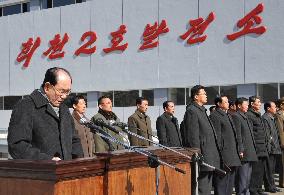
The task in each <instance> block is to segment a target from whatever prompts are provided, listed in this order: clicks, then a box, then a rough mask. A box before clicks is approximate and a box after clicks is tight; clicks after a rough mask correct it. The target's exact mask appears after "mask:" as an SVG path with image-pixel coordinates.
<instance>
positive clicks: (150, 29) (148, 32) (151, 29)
mask: <svg viewBox="0 0 284 195" xmlns="http://www.w3.org/2000/svg"><path fill="white" fill-rule="evenodd" d="M167 32H169V28H168V27H167V23H166V21H165V20H162V22H161V23H160V25H158V23H157V22H155V24H154V25H152V26H151V25H150V24H147V25H146V27H145V30H144V33H143V44H142V45H141V46H140V48H139V49H140V50H144V49H149V48H154V47H157V46H158V45H159V40H156V39H157V38H158V36H159V35H160V34H163V33H167ZM155 40H156V41H155Z"/></svg>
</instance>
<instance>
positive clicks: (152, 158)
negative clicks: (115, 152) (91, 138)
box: [81, 122, 186, 174]
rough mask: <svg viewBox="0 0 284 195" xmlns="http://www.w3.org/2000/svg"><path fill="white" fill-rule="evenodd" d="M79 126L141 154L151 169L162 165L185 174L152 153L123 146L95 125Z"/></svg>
mask: <svg viewBox="0 0 284 195" xmlns="http://www.w3.org/2000/svg"><path fill="white" fill-rule="evenodd" d="M81 124H82V125H85V126H87V127H89V128H90V129H91V132H92V133H96V134H98V135H99V136H101V137H103V138H105V139H107V140H109V141H111V142H115V143H117V144H120V145H122V146H124V147H125V148H126V149H129V150H132V151H134V152H137V153H139V154H142V155H144V156H147V157H148V163H149V166H150V167H152V168H154V167H158V166H159V164H162V165H166V166H168V167H170V168H172V169H174V170H175V171H177V172H180V173H183V174H186V172H185V171H184V170H182V169H180V168H178V167H175V166H174V165H171V164H169V163H166V162H164V161H162V160H160V159H159V158H158V157H157V156H156V155H153V154H152V153H150V152H148V151H145V150H143V149H141V148H134V147H132V146H128V145H127V144H125V143H123V142H121V141H119V140H118V139H116V138H114V137H112V136H111V135H109V134H108V133H107V132H105V131H104V130H103V129H101V128H100V127H99V126H96V125H94V124H92V123H91V122H82V123H81ZM110 130H111V129H110Z"/></svg>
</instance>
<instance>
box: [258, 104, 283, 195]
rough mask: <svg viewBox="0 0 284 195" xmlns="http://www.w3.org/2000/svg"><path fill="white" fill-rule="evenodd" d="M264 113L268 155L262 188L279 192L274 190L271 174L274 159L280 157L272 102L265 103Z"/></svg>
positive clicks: (274, 109)
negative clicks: (267, 166) (267, 164)
mask: <svg viewBox="0 0 284 195" xmlns="http://www.w3.org/2000/svg"><path fill="white" fill-rule="evenodd" d="M264 110H265V113H264V114H263V115H262V119H263V122H264V126H265V130H266V134H267V136H268V154H269V158H268V160H269V165H270V167H269V169H267V170H265V178H264V188H265V190H266V191H271V190H273V189H275V191H278V192H280V191H281V190H280V189H279V188H276V185H275V180H274V176H273V173H275V166H276V159H277V158H278V156H280V155H281V148H280V142H279V131H278V129H277V126H276V122H275V118H274V116H275V114H276V111H277V110H276V104H275V103H274V102H272V101H269V102H265V104H264Z"/></svg>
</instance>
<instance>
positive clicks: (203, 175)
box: [198, 171, 213, 195]
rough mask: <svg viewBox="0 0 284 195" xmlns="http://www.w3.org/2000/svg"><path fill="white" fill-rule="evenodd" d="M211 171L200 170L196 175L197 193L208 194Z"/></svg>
mask: <svg viewBox="0 0 284 195" xmlns="http://www.w3.org/2000/svg"><path fill="white" fill-rule="evenodd" d="M212 179H213V171H201V172H200V173H199V176H198V194H199V195H210V194H211V188H212Z"/></svg>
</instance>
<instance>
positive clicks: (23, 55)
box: [17, 37, 41, 68]
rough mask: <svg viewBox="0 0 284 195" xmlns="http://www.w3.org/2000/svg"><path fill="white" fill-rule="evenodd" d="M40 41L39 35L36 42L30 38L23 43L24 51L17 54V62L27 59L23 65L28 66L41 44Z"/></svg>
mask: <svg viewBox="0 0 284 195" xmlns="http://www.w3.org/2000/svg"><path fill="white" fill-rule="evenodd" d="M40 42H41V40H40V37H37V38H36V40H35V42H34V40H33V38H29V39H28V41H27V42H25V43H22V51H21V52H20V53H19V55H18V56H17V62H19V63H20V62H22V61H23V60H25V62H24V64H23V67H25V68H27V67H28V66H29V64H30V61H31V58H32V56H33V54H34V52H35V50H36V49H37V48H38V47H39V46H40Z"/></svg>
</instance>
